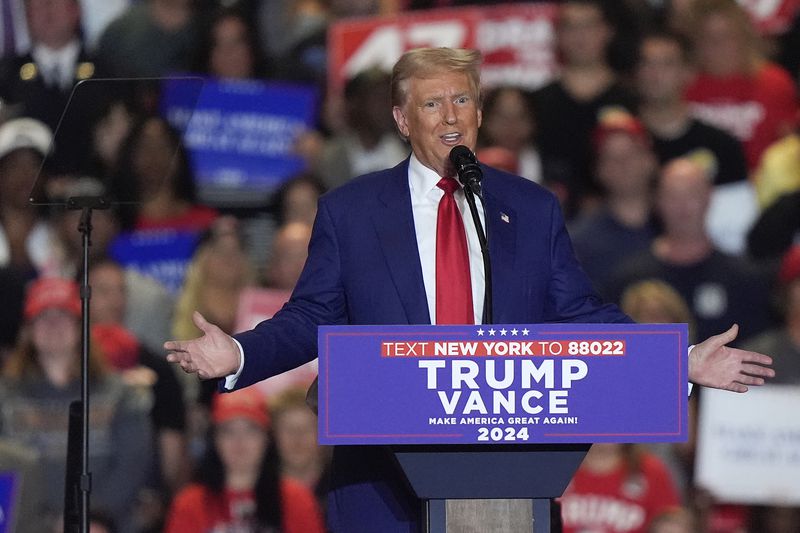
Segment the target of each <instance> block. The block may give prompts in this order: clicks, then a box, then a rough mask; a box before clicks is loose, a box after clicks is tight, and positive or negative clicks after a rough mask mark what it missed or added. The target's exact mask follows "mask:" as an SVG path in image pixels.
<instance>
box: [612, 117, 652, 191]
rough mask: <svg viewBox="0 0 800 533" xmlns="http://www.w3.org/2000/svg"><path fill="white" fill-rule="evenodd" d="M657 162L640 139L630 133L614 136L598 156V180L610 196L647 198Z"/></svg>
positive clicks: (613, 134) (615, 134) (619, 133)
mask: <svg viewBox="0 0 800 533" xmlns="http://www.w3.org/2000/svg"><path fill="white" fill-rule="evenodd" d="M656 164H657V163H656V159H655V156H654V155H653V153H652V152H651V151H650V149H649V148H648V147H647V146H646V145H645V144H644V143H643V142H642V141H641V140H639V139H635V138H634V137H632V136H631V135H629V134H627V133H622V132H618V133H611V134H609V135H608V137H607V138H606V139H605V140H604V141H603V143H602V146H600V147H599V149H598V153H597V178H598V179H599V180H600V182H601V183H602V184H603V186H604V187H605V188H606V190H607V191H608V194H609V195H612V196H619V195H631V194H640V195H646V194H648V193H649V189H650V179H651V177H652V174H653V172H654V171H655V168H656Z"/></svg>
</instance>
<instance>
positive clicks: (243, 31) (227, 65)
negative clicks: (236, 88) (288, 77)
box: [192, 7, 269, 80]
mask: <svg viewBox="0 0 800 533" xmlns="http://www.w3.org/2000/svg"><path fill="white" fill-rule="evenodd" d="M192 70H193V71H194V72H201V73H204V74H208V75H209V76H212V77H214V78H220V79H227V80H246V79H259V78H265V77H267V75H268V74H269V69H268V68H267V62H266V59H265V58H264V56H263V54H262V52H261V48H260V46H259V43H258V37H257V35H256V30H255V28H254V27H253V26H252V24H251V22H250V21H249V20H248V19H247V16H246V15H245V13H244V11H242V10H241V9H240V8H238V7H228V8H220V10H219V11H217V12H216V13H215V14H214V16H213V17H211V19H210V21H209V22H208V23H207V25H206V27H205V28H204V30H203V32H202V33H201V35H200V45H199V46H198V53H197V59H196V60H195V64H194V68H193V69H192Z"/></svg>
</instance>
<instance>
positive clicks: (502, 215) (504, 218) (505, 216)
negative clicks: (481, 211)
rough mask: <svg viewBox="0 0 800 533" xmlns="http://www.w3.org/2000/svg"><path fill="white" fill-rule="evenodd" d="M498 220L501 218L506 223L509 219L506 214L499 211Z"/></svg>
mask: <svg viewBox="0 0 800 533" xmlns="http://www.w3.org/2000/svg"><path fill="white" fill-rule="evenodd" d="M500 220H502V221H503V222H505V223H506V224H508V223H510V222H511V219H509V218H508V215H506V214H505V213H500Z"/></svg>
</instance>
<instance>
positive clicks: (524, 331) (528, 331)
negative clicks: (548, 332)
mask: <svg viewBox="0 0 800 533" xmlns="http://www.w3.org/2000/svg"><path fill="white" fill-rule="evenodd" d="M530 331H531V330H529V329H528V328H525V329H523V330H522V334H523V335H527V334H528V333H530Z"/></svg>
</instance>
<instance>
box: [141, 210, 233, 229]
mask: <svg viewBox="0 0 800 533" xmlns="http://www.w3.org/2000/svg"><path fill="white" fill-rule="evenodd" d="M218 215H219V213H217V211H216V210H215V209H211V208H210V207H206V206H203V205H193V206H192V207H190V208H189V209H188V210H187V211H186V212H184V213H180V214H178V215H174V216H171V217H168V218H159V219H152V218H145V217H143V216H140V217H139V218H138V220H137V221H136V229H137V230H150V229H174V230H178V231H196V232H202V231H205V230H207V229H208V228H210V227H211V224H212V223H213V222H214V220H215V219H216V218H217V216H218Z"/></svg>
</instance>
